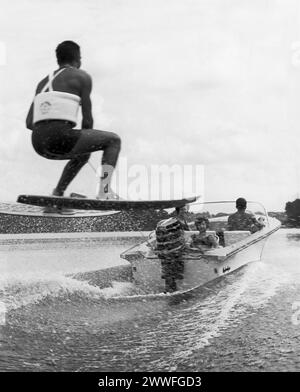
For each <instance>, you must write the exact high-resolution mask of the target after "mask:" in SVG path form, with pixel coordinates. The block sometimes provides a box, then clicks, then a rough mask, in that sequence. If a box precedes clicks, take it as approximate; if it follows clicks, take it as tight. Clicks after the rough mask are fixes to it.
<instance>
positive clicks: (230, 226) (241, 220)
mask: <svg viewBox="0 0 300 392" xmlns="http://www.w3.org/2000/svg"><path fill="white" fill-rule="evenodd" d="M236 208H237V212H235V213H234V214H232V215H230V216H229V217H228V222H227V230H231V231H233V230H245V231H250V232H251V233H255V232H256V231H258V230H261V229H262V228H263V227H264V224H262V223H261V222H259V221H258V220H257V219H256V218H255V216H254V214H252V213H249V212H246V208H247V201H246V199H244V198H243V197H239V198H238V199H237V200H236Z"/></svg>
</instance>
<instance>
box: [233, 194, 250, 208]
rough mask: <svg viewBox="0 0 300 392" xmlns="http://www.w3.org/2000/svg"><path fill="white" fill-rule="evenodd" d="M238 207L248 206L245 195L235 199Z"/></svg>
mask: <svg viewBox="0 0 300 392" xmlns="http://www.w3.org/2000/svg"><path fill="white" fill-rule="evenodd" d="M235 205H236V208H246V207H247V201H246V199H244V198H243V197H239V198H238V199H236V201H235Z"/></svg>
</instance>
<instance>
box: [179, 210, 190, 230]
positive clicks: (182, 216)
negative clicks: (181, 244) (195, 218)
mask: <svg viewBox="0 0 300 392" xmlns="http://www.w3.org/2000/svg"><path fill="white" fill-rule="evenodd" d="M175 210H176V218H177V219H178V221H179V222H180V225H181V229H182V230H190V227H189V224H188V217H187V213H188V210H189V207H188V205H186V206H183V207H176V208H175Z"/></svg>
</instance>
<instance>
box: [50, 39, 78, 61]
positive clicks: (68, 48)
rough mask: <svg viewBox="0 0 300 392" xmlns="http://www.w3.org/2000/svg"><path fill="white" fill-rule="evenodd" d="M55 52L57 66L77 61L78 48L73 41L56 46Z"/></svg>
mask: <svg viewBox="0 0 300 392" xmlns="http://www.w3.org/2000/svg"><path fill="white" fill-rule="evenodd" d="M55 52H56V58H57V62H58V64H63V63H67V62H72V61H74V60H77V59H78V57H79V55H80V46H79V45H77V44H76V42H73V41H64V42H62V43H60V44H59V45H58V46H57V48H56V50H55Z"/></svg>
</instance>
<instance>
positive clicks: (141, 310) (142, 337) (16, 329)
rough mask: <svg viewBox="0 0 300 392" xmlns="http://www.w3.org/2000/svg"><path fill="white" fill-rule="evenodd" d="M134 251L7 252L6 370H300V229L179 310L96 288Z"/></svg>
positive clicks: (1, 270) (2, 364) (2, 340)
mask: <svg viewBox="0 0 300 392" xmlns="http://www.w3.org/2000/svg"><path fill="white" fill-rule="evenodd" d="M135 242H136V239H131V240H129V239H122V238H119V239H116V240H113V239H110V240H106V241H97V240H95V239H91V240H89V239H88V238H86V239H84V240H76V241H65V240H64V239H63V238H62V239H61V240H56V241H51V242H45V243H44V242H41V241H39V242H32V243H27V242H25V243H24V242H21V241H20V243H11V244H6V245H1V248H0V371H79V372H84V371H100V372H106V371H299V370H300V359H299V358H300V312H299V310H300V230H297V229H281V230H279V231H278V232H277V233H275V234H274V235H273V236H272V237H271V238H270V239H269V241H268V243H267V245H266V247H265V249H264V253H263V258H262V261H261V262H256V263H251V264H249V265H247V266H245V267H243V268H242V269H240V270H238V271H236V272H235V273H233V274H229V275H227V276H225V277H224V278H222V279H221V280H219V281H217V282H215V283H212V284H210V285H209V287H207V288H206V289H205V290H204V289H203V290H197V291H196V292H195V293H194V295H193V296H191V297H190V298H187V299H182V300H181V301H166V300H165V299H161V300H157V301H145V300H135V301H127V300H125V299H124V300H118V301H116V300H113V298H114V297H116V296H124V295H126V294H127V293H128V292H130V290H132V287H131V286H130V283H116V284H114V286H113V287H112V288H103V289H100V288H99V287H96V286H94V285H93V284H92V283H91V279H90V278H91V276H93V274H95V275H96V274H97V271H98V270H99V269H100V268H103V267H105V266H112V265H118V264H120V263H123V264H124V263H126V262H125V261H122V260H121V259H120V258H119V254H120V252H122V251H123V250H125V249H126V248H128V247H130V246H132V245H133V243H135ZM77 273H82V276H84V274H87V276H88V277H89V279H87V280H84V279H83V280H78V279H75V278H74V276H73V277H72V274H77ZM297 312H298V313H299V314H298V313H297Z"/></svg>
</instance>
